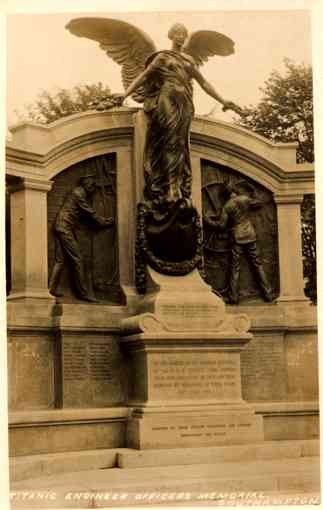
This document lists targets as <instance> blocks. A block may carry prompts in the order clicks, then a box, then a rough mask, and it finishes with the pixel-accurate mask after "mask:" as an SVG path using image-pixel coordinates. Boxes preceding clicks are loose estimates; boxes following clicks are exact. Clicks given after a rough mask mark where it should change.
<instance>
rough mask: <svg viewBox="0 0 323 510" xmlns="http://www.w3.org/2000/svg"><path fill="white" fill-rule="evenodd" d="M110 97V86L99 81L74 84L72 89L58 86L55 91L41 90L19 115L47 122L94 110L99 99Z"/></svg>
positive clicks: (23, 117) (43, 122)
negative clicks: (89, 83) (87, 83)
mask: <svg viewBox="0 0 323 510" xmlns="http://www.w3.org/2000/svg"><path fill="white" fill-rule="evenodd" d="M109 97H111V92H110V88H109V87H107V86H105V85H103V84H102V83H101V82H99V83H94V84H91V85H76V86H75V87H73V88H72V89H64V88H59V89H58V90H57V91H56V92H53V93H51V92H49V91H47V90H43V91H42V92H41V93H40V94H39V95H38V97H37V98H36V100H35V102H33V103H31V104H29V105H28V106H26V109H25V112H24V113H23V114H22V115H21V114H20V117H21V118H22V119H27V120H31V121H33V122H37V123H41V124H49V123H50V122H54V121H55V120H57V119H60V118H62V117H67V116H68V115H73V114H74V113H79V112H84V111H87V110H95V109H96V106H97V104H98V103H99V102H100V101H106V100H107V98H109Z"/></svg>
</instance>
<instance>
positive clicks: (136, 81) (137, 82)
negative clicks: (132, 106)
mask: <svg viewBox="0 0 323 510" xmlns="http://www.w3.org/2000/svg"><path fill="white" fill-rule="evenodd" d="M147 74H148V68H147V69H145V70H144V71H143V72H142V73H140V74H139V75H138V76H137V78H135V79H134V80H133V82H132V83H131V84H130V85H129V87H128V88H127V90H126V91H125V93H124V98H126V97H128V96H131V94H132V93H133V92H134V91H135V90H137V88H138V87H140V86H141V85H142V84H143V83H144V81H145V79H146V78H147Z"/></svg>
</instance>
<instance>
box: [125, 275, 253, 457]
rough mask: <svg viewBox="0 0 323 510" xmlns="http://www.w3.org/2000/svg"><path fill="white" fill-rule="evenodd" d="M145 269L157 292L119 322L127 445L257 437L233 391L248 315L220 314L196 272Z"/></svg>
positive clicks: (216, 300) (236, 387)
mask: <svg viewBox="0 0 323 510" xmlns="http://www.w3.org/2000/svg"><path fill="white" fill-rule="evenodd" d="M149 272H150V276H151V278H152V279H153V280H154V282H155V284H156V285H157V286H158V287H159V292H157V293H156V294H152V295H150V296H147V297H146V298H143V300H142V302H141V303H140V307H141V309H142V311H143V313H140V314H138V315H136V316H134V317H131V318H128V319H125V320H124V321H123V337H122V340H121V342H122V344H123V346H124V348H125V350H126V351H127V353H128V354H129V357H130V369H131V372H132V374H131V376H130V380H131V381H132V386H131V388H130V400H129V405H130V406H131V407H132V408H133V412H132V417H131V419H130V420H129V423H128V432H127V446H128V447H132V448H138V449H148V448H169V447H174V448H175V447H176V448H180V447H189V446H207V445H221V444H242V443H249V442H253V443H255V442H259V441H262V440H263V431H262V419H261V418H260V417H256V416H255V413H254V410H253V409H252V407H250V406H249V405H247V404H246V403H245V402H244V401H243V399H242V396H241V375H240V352H241V350H242V349H243V348H244V347H245V345H246V344H247V343H248V342H249V340H250V339H251V338H252V335H251V334H250V333H248V329H249V326H250V322H249V319H248V317H247V316H245V315H242V314H241V315H232V316H230V315H228V314H226V313H225V306H224V303H223V302H222V300H221V299H220V298H218V297H217V296H215V295H214V294H212V292H211V291H210V290H209V287H208V285H206V284H205V283H204V282H203V281H202V280H201V278H200V276H199V274H198V272H197V271H196V272H193V273H191V274H189V275H187V276H184V277H167V276H163V275H160V274H158V273H156V272H154V271H152V270H149ZM144 306H146V309H150V311H148V312H147V311H146V312H144ZM151 312H153V313H151Z"/></svg>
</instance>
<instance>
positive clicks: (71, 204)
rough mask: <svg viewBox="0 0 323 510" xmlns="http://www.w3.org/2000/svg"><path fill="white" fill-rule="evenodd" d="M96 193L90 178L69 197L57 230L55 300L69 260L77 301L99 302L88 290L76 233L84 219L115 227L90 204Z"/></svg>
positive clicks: (53, 277) (51, 284)
mask: <svg viewBox="0 0 323 510" xmlns="http://www.w3.org/2000/svg"><path fill="white" fill-rule="evenodd" d="M94 191H95V180H94V176H93V175H92V174H91V175H89V174H88V175H86V176H84V177H81V178H80V179H79V182H78V185H77V186H76V187H75V188H74V189H72V191H71V192H70V193H69V194H68V195H67V197H66V199H65V202H64V203H63V205H62V207H61V208H60V210H59V212H58V215H57V218H56V222H55V226H54V232H55V237H56V250H55V252H56V253H55V258H56V260H55V264H54V267H53V271H52V274H51V277H50V282H49V291H50V293H51V294H53V295H54V296H60V295H61V294H59V293H58V292H57V289H58V286H59V281H60V277H61V274H62V271H63V268H64V265H65V259H66V261H68V262H69V265H70V267H71V270H72V276H73V283H74V287H75V291H76V294H77V297H78V298H79V299H82V300H84V301H90V302H97V299H95V298H93V297H92V296H90V295H89V292H88V289H87V287H86V283H85V275H84V263H83V259H82V255H81V250H80V246H79V242H78V239H77V237H76V234H75V230H76V228H77V226H78V224H79V223H80V219H81V217H82V216H87V217H90V218H91V219H92V220H93V221H94V222H95V223H97V224H98V225H100V226H101V227H109V226H111V225H112V224H113V219H112V218H104V217H102V216H100V215H99V214H97V213H96V211H95V209H94V208H93V207H92V206H91V204H90V203H89V198H90V197H91V195H92V194H93V193H94Z"/></svg>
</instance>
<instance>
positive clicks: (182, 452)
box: [10, 440, 319, 482]
mask: <svg viewBox="0 0 323 510" xmlns="http://www.w3.org/2000/svg"><path fill="white" fill-rule="evenodd" d="M315 455H319V441H318V440H303V441H272V442H264V443H261V444H253V445H235V446H216V447H210V448H176V449H167V450H132V449H129V448H115V449H102V450H85V451H77V452H64V453H50V454H42V455H28V456H22V457H12V458H10V479H11V481H12V482H14V481H20V480H26V479H30V478H38V477H42V476H50V475H54V474H59V473H68V472H77V471H88V470H92V469H105V468H112V467H120V468H143V467H154V466H155V467H158V466H174V465H190V464H210V463H211V464H212V463H216V462H233V461H248V460H257V459H258V460H270V459H283V458H285V459H288V458H294V459H296V458H300V457H306V456H315Z"/></svg>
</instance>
